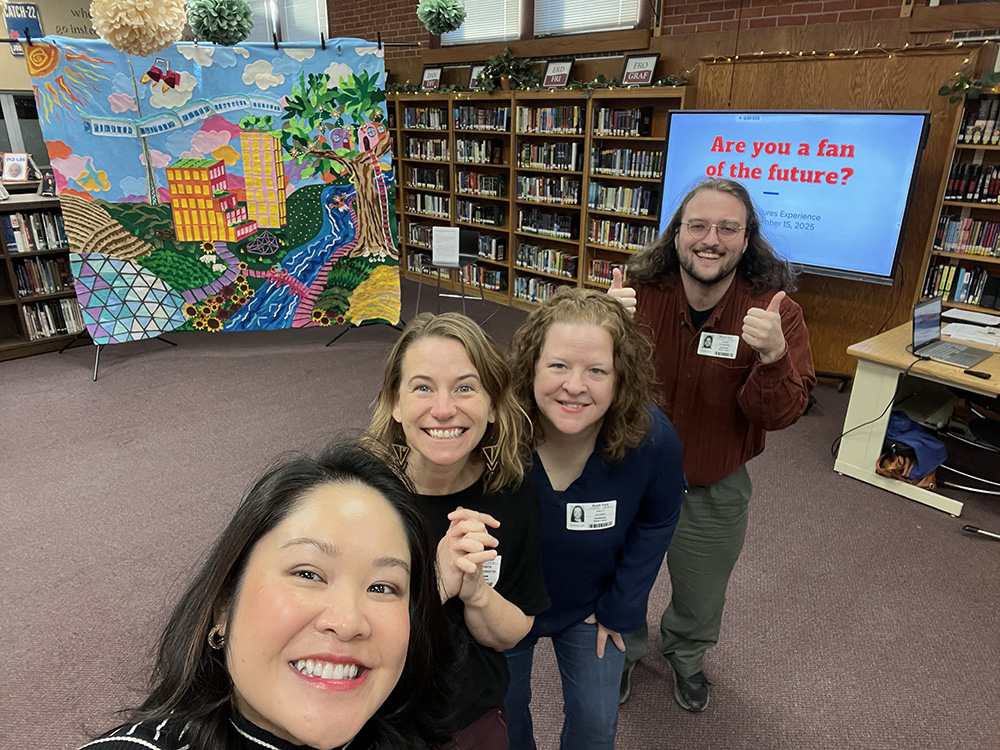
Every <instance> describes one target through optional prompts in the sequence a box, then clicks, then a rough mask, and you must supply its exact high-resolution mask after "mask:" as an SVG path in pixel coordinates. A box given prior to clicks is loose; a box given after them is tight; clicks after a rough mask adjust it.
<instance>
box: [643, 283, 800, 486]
mask: <svg viewBox="0 0 1000 750" xmlns="http://www.w3.org/2000/svg"><path fill="white" fill-rule="evenodd" d="M774 295H775V290H773V289H772V290H768V291H765V292H763V293H762V294H757V295H754V294H751V292H750V286H749V284H747V283H746V281H744V280H743V278H742V277H741V276H740V275H739V274H737V275H736V277H735V278H734V279H733V283H732V285H731V286H730V287H729V289H728V290H727V291H726V294H725V295H724V296H723V298H722V299H721V300H720V301H719V304H718V305H716V307H715V310H713V311H712V314H711V315H710V316H709V319H708V321H706V323H705V325H704V326H703V327H702V328H701V330H700V331H695V330H694V326H693V325H692V323H691V316H690V312H689V309H688V301H687V297H686V296H685V294H684V287H683V286H682V284H681V283H680V280H675V281H671V280H667V281H666V282H664V283H663V284H662V285H661V286H650V285H646V284H641V285H638V286H637V287H636V296H637V308H636V317H637V319H638V320H639V321H640V323H643V324H645V325H647V326H648V327H649V328H650V334H651V336H652V339H653V346H654V348H655V354H654V360H655V363H656V373H657V375H658V376H659V378H660V381H661V383H662V387H663V395H664V412H665V413H666V415H667V416H668V417H670V421H671V422H673V424H674V427H675V428H676V429H677V433H678V434H679V435H680V438H681V444H682V445H683V446H684V473H685V475H686V476H687V480H688V482H689V483H690V484H691V485H692V486H696V487H701V486H704V485H707V484H712V483H713V482H717V481H719V480H720V479H723V478H725V477H727V476H729V475H730V474H731V473H733V472H734V471H735V470H736V469H738V468H739V467H740V466H742V465H743V464H745V463H746V462H747V461H749V460H750V459H751V458H753V457H754V456H756V455H758V454H759V453H760V452H761V451H762V450H764V433H765V431H767V430H780V429H783V428H785V427H788V426H789V425H791V424H794V422H795V421H796V420H797V419H798V418H799V417H800V416H802V413H803V412H804V411H805V409H806V406H807V404H808V401H809V393H810V391H812V389H813V386H815V385H816V373H815V370H814V369H813V362H812V350H811V349H810V348H809V332H808V331H807V330H806V324H805V320H803V318H802V308H801V307H799V305H798V304H797V303H796V302H794V301H792V300H791V299H789V298H787V297H786V298H785V299H784V300H783V301H782V303H781V328H782V332H783V333H784V336H785V342H786V344H787V350H786V351H785V353H784V355H783V356H782V357H781V358H780V359H778V360H776V361H774V362H772V363H770V364H766V365H765V364H762V363H761V361H760V356H759V355H758V354H757V352H755V351H754V350H753V349H752V348H750V345H749V344H747V343H746V342H745V341H743V340H742V338H741V339H740V341H739V346H738V349H737V354H736V359H723V358H720V357H710V356H704V355H699V354H698V340H699V334H700V333H701V332H712V333H714V334H730V335H734V336H740V334H741V333H742V331H743V317H744V315H746V312H747V310H749V309H750V308H751V307H759V308H762V309H764V308H766V307H767V305H768V303H769V302H770V301H771V298H772V297H773V296H774Z"/></svg>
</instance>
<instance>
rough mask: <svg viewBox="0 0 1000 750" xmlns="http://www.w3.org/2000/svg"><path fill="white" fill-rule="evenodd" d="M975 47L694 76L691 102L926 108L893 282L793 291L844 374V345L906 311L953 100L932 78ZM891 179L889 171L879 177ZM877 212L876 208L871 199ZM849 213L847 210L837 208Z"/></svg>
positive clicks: (830, 367) (761, 64)
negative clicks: (927, 116) (926, 118)
mask: <svg viewBox="0 0 1000 750" xmlns="http://www.w3.org/2000/svg"><path fill="white" fill-rule="evenodd" d="M977 54H978V51H977V50H969V49H968V48H962V49H958V50H950V51H945V52H939V53H930V52H923V53H915V54H897V55H893V56H892V57H889V56H888V55H887V54H879V55H878V56H862V55H859V56H857V57H850V58H842V59H816V60H761V61H753V60H752V59H751V60H747V61H744V59H741V60H740V61H739V62H733V63H710V64H706V65H704V66H703V68H702V70H701V75H700V76H699V81H700V83H699V87H698V108H700V109H726V108H729V107H731V108H733V109H754V108H757V109H862V110H867V109H871V110H878V109H909V110H929V111H930V112H931V122H930V133H929V135H928V141H927V146H926V148H925V149H924V152H923V154H922V157H921V163H920V170H919V172H918V173H917V182H916V186H915V190H914V195H913V200H912V203H911V205H910V212H909V219H908V221H907V226H906V230H905V234H904V238H903V248H902V254H901V258H900V266H901V268H900V270H899V271H898V272H897V275H896V279H895V282H894V283H893V285H892V286H885V285H878V284H870V283H863V282H857V281H845V280H842V279H834V278H827V277H823V276H815V275H805V276H803V277H802V278H801V280H800V288H799V291H798V292H796V293H795V294H794V295H793V296H794V298H795V299H796V301H798V302H799V303H800V304H801V305H802V307H803V308H804V310H805V315H806V323H807V324H808V326H809V331H810V338H811V341H812V347H813V357H814V360H815V363H816V369H817V370H824V371H828V372H840V373H849V374H853V372H854V368H855V361H854V359H853V358H852V357H850V356H848V355H847V353H846V351H845V350H846V349H847V347H848V346H850V345H851V344H853V343H855V342H857V341H861V340H862V339H865V338H867V337H869V336H872V335H874V334H876V333H878V332H880V331H882V330H885V329H886V328H889V327H893V326H896V325H899V324H900V323H903V322H905V321H906V320H908V319H909V316H910V306H911V305H912V303H913V301H914V299H915V298H916V296H917V293H918V286H919V284H920V283H921V281H922V280H923V279H922V275H923V264H924V262H925V257H926V254H925V251H926V245H927V239H928V237H929V236H930V232H931V231H932V230H933V226H934V223H935V221H936V218H937V217H936V209H937V205H936V204H937V198H938V194H939V190H940V187H941V179H942V175H943V174H944V173H945V171H946V170H947V169H948V164H949V162H950V158H951V151H952V144H953V138H954V132H955V122H956V118H957V117H958V113H959V110H960V105H955V104H949V103H948V100H947V98H946V97H941V96H938V95H937V90H938V88H939V86H940V85H941V84H942V83H943V82H944V81H945V80H947V79H948V77H949V76H951V75H952V74H954V72H955V71H956V70H958V69H959V68H960V67H961V66H962V63H963V61H964V60H965V59H966V58H967V57H971V58H972V59H973V62H975V58H976V56H977ZM887 179H891V177H887ZM872 210H874V211H877V210H878V207H877V206H873V207H872ZM845 220H848V221H849V220H850V217H845Z"/></svg>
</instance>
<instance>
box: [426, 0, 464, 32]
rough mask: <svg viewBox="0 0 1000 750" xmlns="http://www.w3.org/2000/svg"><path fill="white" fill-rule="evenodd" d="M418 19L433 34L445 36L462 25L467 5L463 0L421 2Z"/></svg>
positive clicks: (429, 0)
mask: <svg viewBox="0 0 1000 750" xmlns="http://www.w3.org/2000/svg"><path fill="white" fill-rule="evenodd" d="M417 18H419V19H420V22H421V23H422V24H423V25H424V28H425V29H427V30H428V31H429V32H431V33H432V34H445V33H447V32H449V31H454V30H455V29H457V28H458V27H459V26H461V25H462V22H463V21H464V20H465V3H463V2H462V0H420V3H419V4H418V5H417Z"/></svg>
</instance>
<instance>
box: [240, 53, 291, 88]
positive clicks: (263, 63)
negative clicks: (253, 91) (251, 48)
mask: <svg viewBox="0 0 1000 750" xmlns="http://www.w3.org/2000/svg"><path fill="white" fill-rule="evenodd" d="M284 82H285V77H284V76H282V75H274V73H273V72H272V70H271V63H270V62H268V61H267V60H257V62H252V63H250V64H249V65H247V66H246V67H245V68H244V69H243V83H245V84H247V85H248V86H249V85H250V84H254V85H255V86H256V87H257V88H259V89H260V90H261V91H264V90H266V89H269V88H271V87H272V86H280V85H281V84H282V83H284Z"/></svg>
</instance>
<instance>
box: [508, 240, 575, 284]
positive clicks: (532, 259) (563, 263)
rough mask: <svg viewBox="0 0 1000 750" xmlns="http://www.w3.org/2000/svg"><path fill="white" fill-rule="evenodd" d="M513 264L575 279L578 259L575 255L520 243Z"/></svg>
mask: <svg viewBox="0 0 1000 750" xmlns="http://www.w3.org/2000/svg"><path fill="white" fill-rule="evenodd" d="M514 262H515V263H516V264H517V265H518V266H520V267H521V268H527V269H529V270H532V271H542V272H544V273H551V274H553V275H555V276H566V277H567V278H571V279H575V278H576V271H577V267H578V264H579V258H578V257H577V256H576V253H568V252H566V251H564V250H556V249H554V248H551V247H541V246H540V245H531V244H528V243H527V242H522V243H520V244H519V245H518V246H517V253H516V254H515V255H514Z"/></svg>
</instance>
